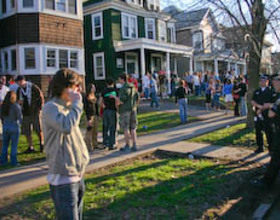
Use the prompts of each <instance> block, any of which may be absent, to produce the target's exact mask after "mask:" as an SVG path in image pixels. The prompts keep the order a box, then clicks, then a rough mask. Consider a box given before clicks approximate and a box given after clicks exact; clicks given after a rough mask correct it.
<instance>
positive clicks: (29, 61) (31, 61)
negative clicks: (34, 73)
mask: <svg viewBox="0 0 280 220" xmlns="http://www.w3.org/2000/svg"><path fill="white" fill-rule="evenodd" d="M24 57H25V69H35V68H36V63H35V48H25V49H24Z"/></svg>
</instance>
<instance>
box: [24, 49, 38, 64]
mask: <svg viewBox="0 0 280 220" xmlns="http://www.w3.org/2000/svg"><path fill="white" fill-rule="evenodd" d="M26 49H33V50H34V61H35V66H34V67H33V68H26V57H25V55H26V54H25V50H26ZM23 55H24V57H23V60H24V69H25V70H36V69H37V59H36V55H37V54H36V48H35V47H32V46H30V47H25V48H24V49H23Z"/></svg>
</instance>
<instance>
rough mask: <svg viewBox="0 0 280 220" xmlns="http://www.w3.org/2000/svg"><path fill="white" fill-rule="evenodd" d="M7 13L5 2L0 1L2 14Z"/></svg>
mask: <svg viewBox="0 0 280 220" xmlns="http://www.w3.org/2000/svg"><path fill="white" fill-rule="evenodd" d="M6 12H7V5H6V0H5V1H2V13H3V14H4V13H6Z"/></svg>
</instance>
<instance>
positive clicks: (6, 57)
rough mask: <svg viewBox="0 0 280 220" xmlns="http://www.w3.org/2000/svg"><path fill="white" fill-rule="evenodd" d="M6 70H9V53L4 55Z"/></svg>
mask: <svg viewBox="0 0 280 220" xmlns="http://www.w3.org/2000/svg"><path fill="white" fill-rule="evenodd" d="M4 69H5V70H8V69H9V61H8V52H5V53H4Z"/></svg>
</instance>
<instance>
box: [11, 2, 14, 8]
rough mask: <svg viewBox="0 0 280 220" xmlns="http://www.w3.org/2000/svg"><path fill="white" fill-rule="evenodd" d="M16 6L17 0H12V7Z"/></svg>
mask: <svg viewBox="0 0 280 220" xmlns="http://www.w3.org/2000/svg"><path fill="white" fill-rule="evenodd" d="M14 7H15V0H11V8H14Z"/></svg>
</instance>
